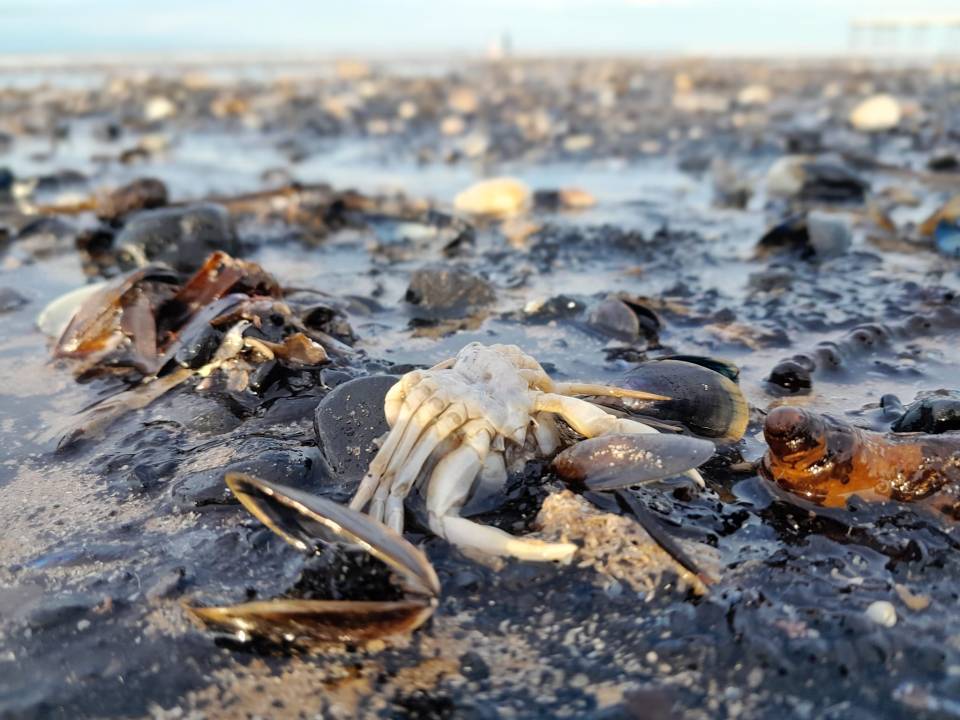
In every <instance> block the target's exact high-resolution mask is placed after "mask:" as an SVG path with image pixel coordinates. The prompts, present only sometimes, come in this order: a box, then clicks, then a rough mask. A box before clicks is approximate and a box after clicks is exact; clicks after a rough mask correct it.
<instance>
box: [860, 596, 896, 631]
mask: <svg viewBox="0 0 960 720" xmlns="http://www.w3.org/2000/svg"><path fill="white" fill-rule="evenodd" d="M866 615H867V617H868V618H869V619H870V620H873V622H875V623H876V624H877V625H882V626H883V627H888V628H891V627H893V626H894V625H896V624H897V609H896V608H895V607H894V606H893V603H889V602H887V601H886V600H876V601H875V602H872V603H870V606H869V607H868V608H867V612H866Z"/></svg>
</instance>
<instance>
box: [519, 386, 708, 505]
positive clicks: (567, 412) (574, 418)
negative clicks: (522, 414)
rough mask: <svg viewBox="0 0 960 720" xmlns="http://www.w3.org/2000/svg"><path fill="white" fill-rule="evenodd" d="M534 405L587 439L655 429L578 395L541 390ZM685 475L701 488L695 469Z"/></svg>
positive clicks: (646, 431) (703, 484)
mask: <svg viewBox="0 0 960 720" xmlns="http://www.w3.org/2000/svg"><path fill="white" fill-rule="evenodd" d="M534 407H535V409H536V410H537V411H539V412H551V413H554V414H556V415H559V416H560V417H562V418H563V419H564V420H565V421H566V422H567V423H569V425H570V427H572V428H573V429H574V430H576V431H577V432H578V433H580V434H581V435H583V436H585V437H588V438H592V437H597V436H599V435H608V434H610V433H631V434H649V433H656V432H657V431H656V430H655V429H653V428H652V427H650V426H649V425H644V424H643V423H641V422H637V421H636V420H629V419H627V418H618V417H615V416H613V415H610V414H609V413H607V412H605V411H603V410H601V409H600V408H598V407H597V406H596V405H594V404H592V403H589V402H587V401H586V400H580V399H579V398H572V397H566V396H564V395H556V394H554V393H541V394H540V395H538V396H537V397H536V399H535V401H534ZM685 474H686V475H687V477H689V478H690V479H691V480H693V481H694V482H695V483H697V485H699V486H700V487H704V486H705V483H704V482H703V478H702V477H701V476H700V473H699V472H697V471H696V470H688V471H687V472H686V473H685Z"/></svg>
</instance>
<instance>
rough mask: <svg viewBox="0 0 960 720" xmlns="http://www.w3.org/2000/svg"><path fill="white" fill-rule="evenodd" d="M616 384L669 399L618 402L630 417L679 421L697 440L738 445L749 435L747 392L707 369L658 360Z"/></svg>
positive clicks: (687, 363) (691, 364)
mask: <svg viewBox="0 0 960 720" xmlns="http://www.w3.org/2000/svg"><path fill="white" fill-rule="evenodd" d="M617 384H618V385H620V386H621V387H625V388H629V389H631V390H645V391H648V392H653V393H659V394H660V395H666V396H667V397H669V398H670V400H665V401H659V402H648V401H643V400H634V399H629V398H624V399H622V400H620V401H619V403H618V404H619V406H620V407H622V408H623V409H625V410H627V411H628V412H630V413H631V414H635V415H645V416H648V417H652V418H655V419H657V420H664V421H668V422H678V423H680V424H682V425H683V426H684V427H685V428H687V429H688V430H690V432H692V433H694V434H695V435H699V436H701V437H706V438H711V439H716V440H724V441H731V442H734V441H737V440H739V439H740V438H742V437H743V434H744V432H746V429H747V423H748V421H749V419H750V406H749V405H748V404H747V401H746V398H744V396H743V392H741V390H740V388H739V387H738V386H737V385H736V384H735V383H734V382H732V381H731V380H730V379H729V378H728V377H726V376H724V375H721V374H720V373H718V372H714V371H713V370H710V369H708V368H706V367H704V366H703V365H697V364H693V363H689V362H683V361H680V360H654V361H651V362H646V363H642V364H641V365H638V366H637V367H635V368H634V369H633V370H631V371H630V372H628V373H627V374H626V376H625V377H624V379H623V380H622V381H621V382H619V383H617Z"/></svg>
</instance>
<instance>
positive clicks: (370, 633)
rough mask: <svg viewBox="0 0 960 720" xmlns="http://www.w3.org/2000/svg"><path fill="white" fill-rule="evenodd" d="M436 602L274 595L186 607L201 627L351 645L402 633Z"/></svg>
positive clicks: (424, 616)
mask: <svg viewBox="0 0 960 720" xmlns="http://www.w3.org/2000/svg"><path fill="white" fill-rule="evenodd" d="M435 605H436V603H435V601H433V600H427V599H425V598H419V599H414V600H389V601H354V600H297V599H278V600H264V601H256V602H248V603H241V604H239V605H231V606H225V607H187V608H186V609H187V612H189V613H190V615H192V616H193V617H194V618H196V619H197V620H199V621H200V622H201V623H202V624H203V625H205V626H207V627H212V628H216V629H218V630H222V631H225V632H231V633H238V634H239V633H243V634H245V635H248V636H251V637H257V638H261V639H266V640H269V641H272V642H276V643H279V644H282V643H286V642H293V643H303V644H309V643H314V642H320V643H332V642H342V643H354V642H364V641H368V640H375V639H377V638H381V637H386V636H389V635H403V634H406V633H409V632H412V631H413V630H416V629H417V628H418V627H420V626H421V625H423V623H424V622H426V621H427V619H429V617H430V616H431V615H432V614H433V610H434V607H435Z"/></svg>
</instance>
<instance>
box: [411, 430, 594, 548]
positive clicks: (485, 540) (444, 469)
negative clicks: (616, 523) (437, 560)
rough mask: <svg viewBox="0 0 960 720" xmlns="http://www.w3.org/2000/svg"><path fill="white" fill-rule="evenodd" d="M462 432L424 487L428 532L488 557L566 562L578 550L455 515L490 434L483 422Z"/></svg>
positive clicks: (567, 544)
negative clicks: (428, 518)
mask: <svg viewBox="0 0 960 720" xmlns="http://www.w3.org/2000/svg"><path fill="white" fill-rule="evenodd" d="M463 432H464V441H463V444H462V445H461V446H460V447H459V448H457V449H456V450H454V451H453V452H452V453H450V454H449V455H447V456H446V457H444V458H443V460H441V461H440V462H439V463H437V467H436V468H435V469H434V471H433V475H432V476H431V477H430V483H429V485H428V488H427V510H428V511H429V513H430V529H431V530H433V531H434V532H435V533H436V534H437V535H439V536H440V537H444V538H446V539H447V540H448V541H449V542H451V543H453V544H454V545H457V546H458V547H462V548H472V549H474V550H478V551H480V552H482V553H485V554H487V555H505V556H509V557H515V558H519V559H520V560H544V561H549V560H569V559H570V557H571V556H572V555H573V553H574V552H576V549H577V546H576V545H573V544H572V543H547V542H543V541H542V540H534V539H532V538H518V537H514V536H513V535H510V534H509V533H505V532H504V531H503V530H500V529H499V528H494V527H489V526H487V525H479V524H477V523H475V522H472V521H471V520H467V519H465V518H462V517H459V516H458V515H457V513H458V512H459V510H460V508H461V507H462V506H463V503H464V501H465V500H466V497H467V494H468V493H469V492H470V488H471V486H472V485H473V479H474V477H475V476H476V474H477V473H478V472H480V469H481V468H482V467H483V464H484V460H485V459H486V457H487V454H488V453H489V452H490V431H489V429H487V427H485V423H483V421H480V420H475V421H472V422H469V423H467V424H466V425H465V426H464V427H463Z"/></svg>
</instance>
